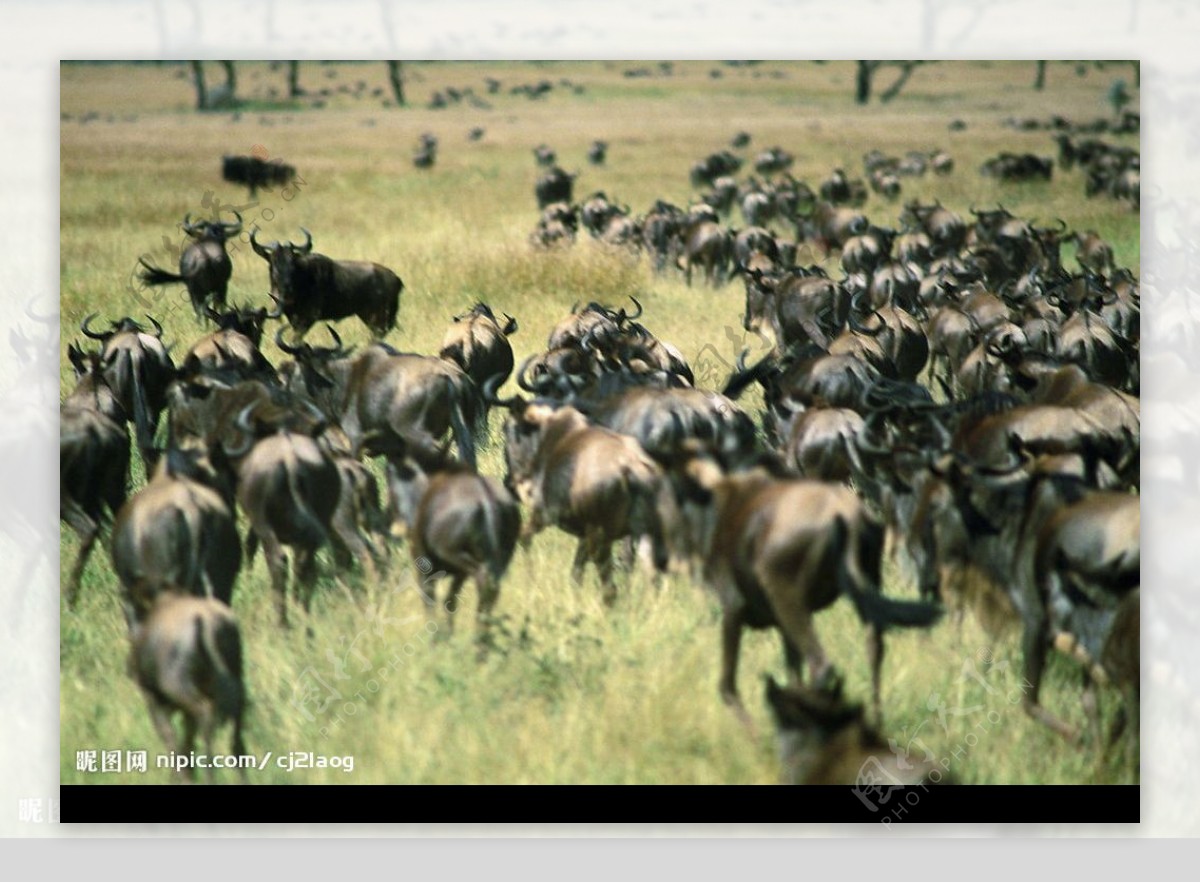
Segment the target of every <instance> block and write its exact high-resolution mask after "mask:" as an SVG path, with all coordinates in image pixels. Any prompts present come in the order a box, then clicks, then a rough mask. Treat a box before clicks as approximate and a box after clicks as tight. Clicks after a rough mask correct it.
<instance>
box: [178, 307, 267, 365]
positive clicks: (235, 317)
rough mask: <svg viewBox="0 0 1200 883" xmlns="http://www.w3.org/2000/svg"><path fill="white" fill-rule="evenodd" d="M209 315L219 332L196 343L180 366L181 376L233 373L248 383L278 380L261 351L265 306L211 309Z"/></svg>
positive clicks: (265, 316)
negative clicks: (218, 310)
mask: <svg viewBox="0 0 1200 883" xmlns="http://www.w3.org/2000/svg"><path fill="white" fill-rule="evenodd" d="M207 314H208V317H209V318H210V319H212V321H213V322H214V323H216V325H217V330H216V331H214V332H212V333H211V334H208V335H205V336H204V337H202V338H201V339H200V340H198V341H196V342H195V343H194V344H192V346H191V348H190V349H189V350H188V351H187V355H185V356H184V357H183V361H182V362H181V363H180V366H179V375H180V376H181V377H195V376H196V375H197V374H207V373H223V372H230V373H233V374H236V375H237V376H239V377H241V378H243V379H245V380H254V379H257V380H262V381H264V382H270V381H273V380H274V379H275V368H274V367H273V366H272V365H271V363H270V362H269V361H267V358H266V356H264V355H263V354H262V350H261V349H259V347H260V346H261V345H262V335H263V323H264V322H265V321H266V318H267V310H266V308H265V307H260V308H258V309H251V308H250V307H246V306H241V307H238V308H236V309H233V310H227V311H225V312H221V313H218V312H217V311H216V310H213V309H212V308H208V309H207Z"/></svg>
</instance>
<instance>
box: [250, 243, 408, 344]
mask: <svg viewBox="0 0 1200 883" xmlns="http://www.w3.org/2000/svg"><path fill="white" fill-rule="evenodd" d="M301 229H302V230H303V228H301ZM303 232H304V237H305V242H304V244H303V245H295V244H293V243H291V242H283V243H280V242H272V243H270V244H269V245H262V244H261V243H259V242H258V240H257V239H256V235H257V233H258V230H257V229H255V230H252V231H251V232H250V245H251V247H253V249H254V253H255V254H257V255H258V256H259V257H261V258H262V259H263V260H265V261H266V262H267V263H268V264H269V265H270V268H271V298H272V299H273V300H274V301H275V302H276V304H277V305H278V310H277V312H276V313H274V314H271V315H272V318H278V316H279V315H280V314H282V315H284V316H287V319H288V321H289V322H290V323H291V325H292V328H293V330H294V331H295V333H296V334H297V335H298V336H299V337H303V336H304V335H305V333H306V332H307V331H308V329H310V328H311V327H312V326H313V325H315V324H316V323H317V322H320V321H322V320H333V319H344V318H346V317H347V316H358V318H360V319H362V321H363V323H364V324H365V325H366V326H367V327H368V328H369V329H371V333H372V334H374V335H375V336H376V337H383V336H384V335H385V334H387V333H388V332H389V331H391V330H392V329H393V328H395V327H396V314H397V313H398V312H399V311H400V293H401V292H402V291H403V290H404V283H403V282H402V281H401V280H400V277H399V276H397V275H396V274H395V273H393V272H392V271H391V270H389V269H388V268H387V267H385V266H383V265H381V264H375V263H371V262H369V261H335V260H333V259H332V258H328V257H326V256H325V255H323V254H313V253H312V246H313V242H312V234H311V233H309V232H308V231H307V230H303Z"/></svg>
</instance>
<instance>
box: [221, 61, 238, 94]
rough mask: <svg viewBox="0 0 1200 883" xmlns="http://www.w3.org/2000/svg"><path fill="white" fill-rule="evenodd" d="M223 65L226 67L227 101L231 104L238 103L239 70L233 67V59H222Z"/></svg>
mask: <svg viewBox="0 0 1200 883" xmlns="http://www.w3.org/2000/svg"><path fill="white" fill-rule="evenodd" d="M221 67H223V68H225V90H226V96H227V97H226V99H225V100H226V101H228V102H229V103H230V104H236V103H237V71H236V70H235V69H234V67H233V62H232V61H222V62H221Z"/></svg>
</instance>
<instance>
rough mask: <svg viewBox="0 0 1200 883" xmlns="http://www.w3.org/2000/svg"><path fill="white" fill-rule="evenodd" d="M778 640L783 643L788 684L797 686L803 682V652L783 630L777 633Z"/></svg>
mask: <svg viewBox="0 0 1200 883" xmlns="http://www.w3.org/2000/svg"><path fill="white" fill-rule="evenodd" d="M779 640H780V642H781V643H782V644H783V661H784V665H785V666H786V667H787V675H788V684H789V685H790V686H792V687H799V686H801V685H802V684H803V683H804V654H803V653H801V652H800V648H799V647H797V646H796V644H795V642H793V641H792V640H791V639H789V638H788V636H787V635H785V634H784V633H783V632H780V633H779Z"/></svg>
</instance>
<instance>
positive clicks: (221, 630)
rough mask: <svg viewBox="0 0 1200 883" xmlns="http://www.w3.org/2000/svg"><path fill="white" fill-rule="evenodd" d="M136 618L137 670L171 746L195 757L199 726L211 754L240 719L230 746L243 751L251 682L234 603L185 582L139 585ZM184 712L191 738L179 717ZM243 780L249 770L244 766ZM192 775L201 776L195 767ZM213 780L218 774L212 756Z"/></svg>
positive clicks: (133, 663)
mask: <svg viewBox="0 0 1200 883" xmlns="http://www.w3.org/2000/svg"><path fill="white" fill-rule="evenodd" d="M134 597H135V608H136V610H137V614H136V622H135V624H134V626H133V630H132V632H131V635H130V638H131V643H132V646H131V650H130V654H129V671H130V674H132V675H133V678H134V680H135V681H136V682H137V685H138V686H139V687H140V688H141V690H142V693H143V694H144V695H145V697H146V703H147V705H148V706H149V708H150V719H151V721H152V722H153V723H154V728H155V730H157V731H158V734H159V736H161V737H162V740H163V742H164V743H166V746H167V749H168V750H170V751H174V752H176V753H177V754H178V755H180V756H184V757H186V756H189V755H190V754H191V752H192V749H193V747H194V746H195V741H196V735H197V732H198V733H199V735H200V738H201V739H202V740H203V742H204V747H205V749H206V750H207V752H208V756H209V758H212V757H214V753H213V734H214V731H215V730H216V729H217V727H219V726H221V725H222V724H223V723H225V722H226V721H229V722H231V723H232V724H233V739H232V742H231V746H230V753H231V754H235V755H243V754H245V753H246V746H245V743H244V742H243V740H242V716H243V713H244V711H245V708H246V687H245V684H244V683H243V680H242V638H241V632H240V631H239V629H238V625H237V620H236V619H235V618H234V615H233V611H232V610H230V609H229V607H228V605H226V604H224V603H222V602H221V601H218V600H216V599H215V598H196V597H193V596H191V595H189V594H187V592H186V591H184V590H180V589H179V588H178V587H173V586H172V587H167V588H165V589H163V590H158V589H156V590H154V591H152V592H150V593H149V594H148V595H143V594H142V593H141V591H140V585H139V586H135V587H134ZM175 712H180V713H181V714H182V715H183V739H182V740H179V739H178V738H177V737H176V734H175V726H174V724H173V723H172V721H171V717H172V715H173V714H174V713H175ZM238 770H239V775H240V776H241V779H242V781H243V782H244V781H246V773H245V769H244V768H242V767H240V766H239V768H238ZM182 775H183V777H184V778H187V779H194V778H195V776H196V771H195V769H194V768H189V769H188V770H187V772H186V773H182ZM208 781H209V782H210V783H211V782H212V781H213V767H212V762H211V760H210V765H209V767H208Z"/></svg>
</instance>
